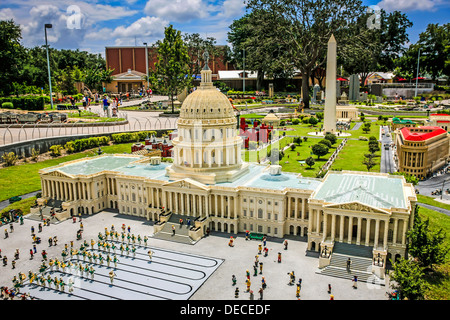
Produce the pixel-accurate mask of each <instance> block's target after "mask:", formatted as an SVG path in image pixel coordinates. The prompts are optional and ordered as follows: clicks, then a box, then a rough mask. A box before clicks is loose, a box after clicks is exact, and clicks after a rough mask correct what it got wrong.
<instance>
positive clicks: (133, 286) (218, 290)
mask: <svg viewBox="0 0 450 320" xmlns="http://www.w3.org/2000/svg"><path fill="white" fill-rule="evenodd" d="M38 224H39V222H38V221H35V220H31V219H28V218H25V219H24V223H23V225H20V223H19V222H16V223H14V224H13V225H14V231H13V232H12V233H11V232H10V227H9V225H7V226H5V228H6V229H7V230H8V238H6V239H5V238H4V237H2V239H0V249H1V250H2V251H1V254H2V256H3V257H5V256H6V257H7V258H8V261H7V265H6V266H3V265H2V267H1V270H2V272H1V275H0V286H2V287H3V286H5V287H8V288H9V289H11V288H13V286H14V285H13V282H12V279H13V278H14V276H16V277H17V278H19V272H21V273H23V274H24V275H25V276H26V280H25V281H24V282H23V286H22V287H21V288H20V293H29V294H30V296H31V297H34V298H36V299H43V300H58V299H73V300H78V299H82V300H86V299H88V300H90V299H93V300H115V299H120V300H122V299H123V300H160V299H175V300H187V299H192V300H211V299H214V300H249V299H250V293H249V292H246V289H247V284H246V280H247V277H246V275H247V271H248V272H249V273H250V282H251V283H250V290H251V291H252V292H253V297H254V299H255V300H257V299H259V298H260V293H259V290H260V288H261V283H262V277H264V279H265V281H266V284H267V287H266V288H265V290H263V299H264V300H265V299H268V300H295V299H298V298H297V297H296V288H297V286H296V285H288V283H289V281H290V276H289V273H291V272H292V271H294V273H295V276H296V279H295V283H296V284H297V283H298V280H299V279H300V278H301V279H302V285H301V292H300V297H299V299H302V300H311V299H314V300H319V299H322V300H328V299H330V293H328V285H329V284H330V285H331V288H332V291H331V294H332V295H333V296H334V299H336V300H383V299H387V295H386V292H387V291H389V288H387V287H385V286H378V285H372V284H369V283H365V282H360V283H359V285H358V288H357V289H354V288H353V287H352V285H353V284H352V281H350V280H347V279H342V278H336V277H329V276H325V275H320V274H317V273H316V271H317V270H318V259H317V256H308V255H306V254H305V253H306V245H307V243H306V242H302V241H299V240H294V239H290V238H288V248H287V250H284V245H283V241H284V239H268V241H267V248H268V249H269V251H268V256H267V257H265V256H264V255H263V254H258V245H259V244H262V242H261V241H258V240H248V241H246V240H245V235H244V234H238V235H237V237H236V238H235V241H234V247H230V246H229V245H228V242H229V237H230V234H228V233H220V232H213V233H211V234H210V235H209V236H207V237H205V238H204V239H201V240H200V241H199V242H197V243H196V244H195V245H188V244H180V243H177V242H173V241H168V240H160V239H156V238H152V237H151V235H152V234H153V226H152V223H151V222H147V221H146V220H143V219H140V218H134V217H127V216H125V215H120V214H117V213H114V212H106V211H103V212H100V213H98V214H95V215H92V216H84V217H83V219H82V224H83V230H84V231H83V233H82V239H81V240H76V234H77V231H78V230H79V229H80V222H79V221H78V220H77V222H76V223H73V222H72V220H71V219H69V220H66V221H64V222H61V223H57V224H53V223H52V224H50V226H44V227H43V228H42V231H41V232H39V231H38ZM123 224H125V226H126V227H127V228H128V227H130V233H129V234H130V235H135V237H137V236H138V235H139V236H140V237H141V242H140V244H139V242H138V241H137V240H135V243H134V244H133V242H132V240H128V239H127V238H125V239H124V242H123V245H124V247H126V246H127V245H128V247H129V251H126V249H125V250H124V251H123V253H122V252H121V250H120V246H121V244H122V240H121V236H120V234H121V232H122V230H121V226H122V225H123ZM112 225H114V226H115V230H116V231H117V232H118V234H119V236H118V238H117V239H116V238H113V239H111V236H109V237H108V240H106V243H108V244H109V245H112V244H115V246H116V248H115V249H112V248H109V251H108V249H107V248H101V249H100V250H99V246H98V241H99V238H98V233H99V232H101V233H103V235H104V230H105V228H108V231H109V230H110V228H111V226H112ZM32 227H34V229H35V233H36V236H37V237H40V238H41V239H42V240H41V243H40V244H37V245H36V254H34V257H33V259H30V254H29V252H30V249H32V248H33V244H32V239H31V228H32ZM176 228H180V226H176ZM183 228H185V226H183ZM127 234H128V232H127V230H126V232H125V235H127ZM55 236H56V237H57V239H58V242H57V245H52V246H49V241H47V239H49V238H50V237H51V238H53V237H55ZM144 236H147V237H148V241H147V245H145V243H144V241H142V239H143V238H144ZM233 236H236V235H233ZM91 239H93V240H94V241H95V244H94V246H93V247H92V246H91ZM70 241H73V248H74V249H75V250H78V249H79V248H80V246H81V245H82V244H83V243H84V241H86V242H87V243H88V247H87V248H86V252H87V253H88V255H89V253H90V254H92V255H93V254H96V255H98V256H99V255H100V254H102V256H103V262H102V263H101V262H100V261H99V259H89V258H88V257H83V256H82V255H81V254H80V252H81V251H80V252H79V255H78V256H77V255H76V254H75V253H74V255H73V256H72V257H70V254H69V255H68V256H67V257H66V259H65V264H66V265H67V266H66V267H65V268H64V270H63V268H62V267H59V268H57V267H56V266H55V265H53V266H52V267H51V268H50V267H49V261H50V259H59V260H60V261H63V259H62V257H61V252H62V251H63V249H64V246H65V244H67V245H68V248H69V251H70ZM129 241H130V242H129ZM133 246H134V247H135V248H136V252H135V253H133V252H132V248H133ZM16 249H19V252H20V256H19V259H17V260H15V268H14V269H13V268H12V261H13V259H14V253H15V251H16ZM43 250H45V251H46V252H47V261H46V266H47V267H48V268H47V269H46V270H45V271H43V272H42V276H43V278H45V282H44V283H41V282H40V281H39V277H37V279H35V280H34V281H33V284H30V283H29V280H28V273H29V271H31V272H33V273H36V274H39V269H40V266H41V264H42V255H41V252H42V251H43ZM149 250H151V251H152V252H153V254H152V259H151V262H150V258H149V256H148V251H149ZM278 252H280V253H281V255H282V259H281V262H280V263H279V262H278V261H277V255H278ZM114 253H115V255H116V257H117V259H118V261H117V265H115V264H114V262H112V261H111V262H110V263H109V266H108V262H107V261H106V258H107V256H108V255H109V256H110V257H111V259H112V258H113V257H114ZM256 255H258V259H259V262H262V263H263V264H262V273H260V272H261V269H260V266H261V265H260V264H259V265H258V268H257V271H255V272H254V268H253V265H254V262H255V256H256ZM69 262H70V263H72V264H73V266H72V267H70V266H68V265H69ZM80 265H81V266H82V268H83V271H82V272H81V273H80V272H79V270H78V268H79V266H80ZM86 266H88V267H91V266H92V267H93V269H94V270H95V271H94V275H93V277H92V274H91V273H89V272H85V271H84V268H85V267H86ZM86 271H87V269H86ZM111 271H113V272H114V274H115V275H114V278H113V280H112V282H111V279H110V272H111ZM233 275H235V277H236V285H233V282H232V276H233ZM48 276H50V278H51V280H54V279H55V277H56V278H57V280H63V281H64V283H65V287H64V290H63V288H62V287H61V286H60V285H59V286H58V289H57V288H56V286H55V283H51V284H50V286H49V285H48V282H47V278H48ZM70 283H73V285H70V286H69V284H70ZM43 284H45V286H44V285H43ZM70 287H72V288H70ZM236 288H239V295H238V297H235V291H236ZM70 289H73V291H72V292H70V293H69V290H70ZM20 295H21V294H18V297H16V299H19V298H20Z"/></svg>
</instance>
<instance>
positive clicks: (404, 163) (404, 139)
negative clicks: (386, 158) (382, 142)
mask: <svg viewBox="0 0 450 320" xmlns="http://www.w3.org/2000/svg"><path fill="white" fill-rule="evenodd" d="M397 133H398V134H397V135H396V140H395V144H396V146H397V168H398V171H399V172H405V173H409V174H413V175H415V176H417V177H419V178H425V177H427V176H429V175H431V174H432V173H433V172H435V171H436V170H439V169H440V168H441V167H443V166H445V165H446V164H447V163H448V162H449V160H450V154H449V145H450V137H449V134H448V133H447V131H446V130H445V129H443V128H441V127H437V126H423V127H416V128H413V127H404V128H402V129H400V130H398V131H397Z"/></svg>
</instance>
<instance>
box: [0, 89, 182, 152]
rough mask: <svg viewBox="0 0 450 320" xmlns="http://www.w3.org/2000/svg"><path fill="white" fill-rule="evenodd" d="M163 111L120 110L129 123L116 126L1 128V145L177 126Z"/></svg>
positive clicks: (96, 108)
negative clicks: (46, 138) (162, 113)
mask: <svg viewBox="0 0 450 320" xmlns="http://www.w3.org/2000/svg"><path fill="white" fill-rule="evenodd" d="M165 99H166V97H164V96H154V97H152V98H151V101H160V100H165ZM142 102H143V100H140V99H138V100H131V101H128V102H124V103H123V106H134V105H139V104H140V103H142ZM90 110H91V111H92V112H95V113H98V114H99V115H101V116H102V115H103V108H102V106H101V105H92V106H91V107H90ZM160 113H161V112H145V111H120V114H119V116H120V117H124V118H126V119H127V120H128V123H127V124H121V125H114V126H109V125H108V126H94V127H90V126H85V127H75V126H73V125H70V124H69V125H67V126H65V127H52V126H51V125H49V126H46V127H38V126H35V127H31V128H25V127H23V128H12V127H11V128H8V127H2V128H0V145H7V144H11V143H15V142H19V141H26V140H32V139H38V138H45V137H57V136H76V135H83V134H94V133H111V132H123V131H142V130H156V129H174V128H175V126H176V118H160V117H159V114H160Z"/></svg>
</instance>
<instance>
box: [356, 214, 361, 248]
mask: <svg viewBox="0 0 450 320" xmlns="http://www.w3.org/2000/svg"><path fill="white" fill-rule="evenodd" d="M361 219H362V218H361V217H358V228H357V230H356V244H357V245H359V244H360V242H361Z"/></svg>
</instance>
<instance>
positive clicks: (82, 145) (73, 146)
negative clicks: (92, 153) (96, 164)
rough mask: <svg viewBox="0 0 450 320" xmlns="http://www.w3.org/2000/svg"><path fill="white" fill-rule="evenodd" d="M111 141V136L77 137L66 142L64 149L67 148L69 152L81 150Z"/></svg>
mask: <svg viewBox="0 0 450 320" xmlns="http://www.w3.org/2000/svg"><path fill="white" fill-rule="evenodd" d="M109 141H110V138H109V137H108V136H101V137H91V138H86V139H77V140H73V141H68V142H66V144H65V145H64V149H66V150H67V152H69V153H73V152H80V151H83V150H86V149H92V148H95V147H99V146H104V145H107V144H109Z"/></svg>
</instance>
